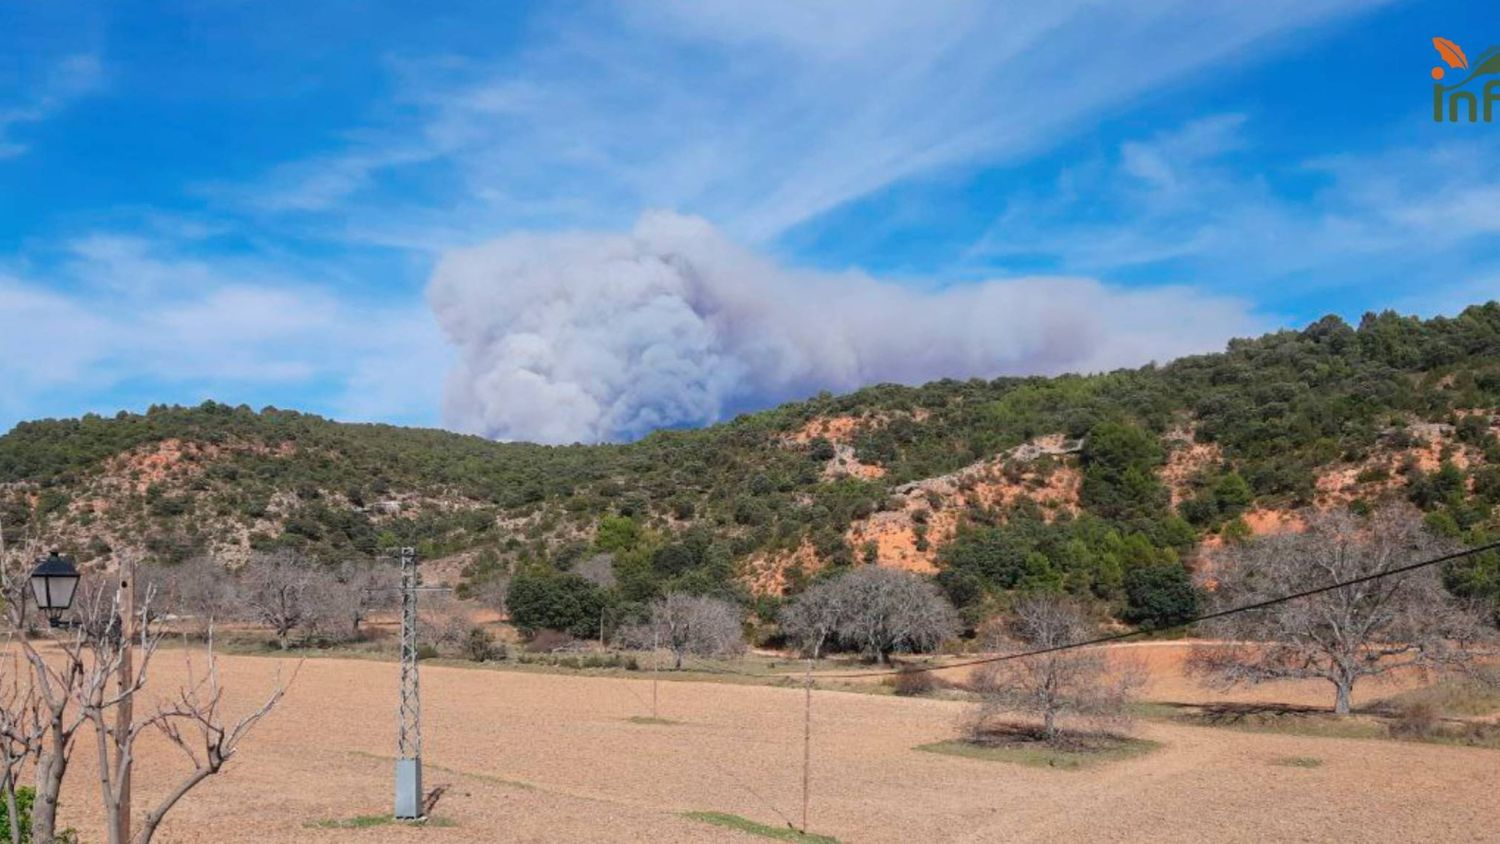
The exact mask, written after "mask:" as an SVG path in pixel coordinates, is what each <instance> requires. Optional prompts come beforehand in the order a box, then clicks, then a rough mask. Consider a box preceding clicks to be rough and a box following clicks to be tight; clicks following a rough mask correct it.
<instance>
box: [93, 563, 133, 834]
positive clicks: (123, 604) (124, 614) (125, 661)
mask: <svg viewBox="0 0 1500 844" xmlns="http://www.w3.org/2000/svg"><path fill="white" fill-rule="evenodd" d="M118 604H119V610H120V676H119V683H120V704H119V709H118V710H117V711H116V713H115V716H116V719H117V720H116V721H115V747H116V749H117V752H116V756H115V758H116V759H119V760H121V762H122V763H123V764H121V765H120V769H119V770H118V771H116V772H115V775H116V776H117V777H119V779H120V802H119V805H118V806H117V807H116V810H117V811H118V813H119V814H118V825H119V830H120V841H121V842H122V843H123V844H129V842H130V840H131V839H130V769H131V767H132V764H131V762H132V761H133V760H131V758H130V757H129V755H128V753H129V750H130V747H129V745H130V731H131V730H132V729H134V728H135V706H134V705H133V703H134V700H135V695H134V694H133V693H131V691H130V690H131V688H132V687H133V686H134V685H135V660H134V653H133V652H132V651H133V650H134V648H135V632H136V631H135V562H134V561H131V560H121V561H120V591H119V598H118ZM100 761H101V763H102V762H103V760H100Z"/></svg>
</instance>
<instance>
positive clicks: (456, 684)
mask: <svg viewBox="0 0 1500 844" xmlns="http://www.w3.org/2000/svg"><path fill="white" fill-rule="evenodd" d="M179 662H180V658H178V657H177V655H176V654H172V653H164V654H163V655H162V657H161V661H160V663H159V664H158V668H159V671H160V674H159V675H158V680H157V682H159V683H169V682H173V681H174V680H175V679H176V676H175V675H176V672H177V671H178V669H177V665H178V663H179ZM276 665H277V661H276V660H273V659H266V658H259V657H226V658H224V660H223V668H224V677H225V682H226V684H227V686H228V687H229V689H230V691H231V693H232V699H233V701H234V702H235V703H236V704H237V705H240V706H248V705H250V703H251V699H252V698H254V697H256V696H258V695H259V694H261V692H262V690H264V689H265V688H267V687H268V686H269V685H270V683H271V681H272V678H273V673H274V671H275V668H276ZM159 688H160V686H159ZM649 692H650V687H649V681H648V680H625V679H615V678H593V677H577V676H561V675H547V674H527V673H519V672H506V671H486V670H465V669H459V668H441V667H426V668H424V669H423V697H424V703H425V707H426V717H427V721H426V733H427V753H426V761H427V764H428V769H427V781H428V785H429V787H431V786H436V785H448V786H449V791H448V792H447V794H446V795H445V796H444V797H443V798H442V801H441V803H440V804H439V806H438V811H437V814H438V815H440V816H442V817H444V818H446V819H449V820H451V821H452V822H453V824H454V826H452V827H448V828H428V829H424V830H421V831H420V832H417V831H412V830H403V829H394V828H389V827H384V828H382V827H376V828H371V829H360V830H352V829H350V830H338V829H314V828H309V824H310V823H314V822H316V821H319V820H327V819H344V818H351V817H354V816H357V815H379V814H384V813H385V812H387V811H388V810H389V806H390V800H391V764H390V761H389V760H390V756H391V754H392V745H393V743H394V737H393V731H394V727H393V721H394V706H393V701H394V696H395V666H394V665H391V664H388V663H380V662H366V661H357V660H336V659H318V660H310V661H308V662H307V663H306V664H305V665H304V667H303V669H302V672H301V675H300V676H299V677H298V679H297V683H296V685H295V687H294V689H293V691H292V693H291V695H290V696H289V698H288V701H287V704H286V706H285V707H284V708H283V709H282V710H279V711H278V712H276V713H275V714H274V715H273V716H272V717H271V718H270V719H269V720H268V721H267V722H265V723H264V724H263V725H262V727H261V729H260V731H259V732H257V733H256V734H255V736H254V737H253V738H252V739H251V741H250V742H249V743H248V744H247V746H246V749H245V750H244V752H243V754H242V756H241V757H240V758H238V759H236V760H235V761H234V762H232V763H231V767H230V768H229V770H228V773H227V774H225V775H223V776H221V777H218V778H216V779H215V780H211V781H210V782H209V783H208V784H207V785H206V786H204V787H203V789H202V790H201V791H200V792H199V793H197V794H196V795H195V796H194V798H192V799H191V800H190V802H188V803H187V804H185V805H184V806H183V807H182V808H181V809H179V813H178V814H176V815H175V816H174V819H173V820H172V821H171V822H170V823H169V825H168V826H167V827H166V829H165V831H164V835H163V836H162V838H161V840H163V841H166V842H224V843H225V844H233V842H247V844H248V842H257V844H260V843H261V842H268V841H271V842H282V841H285V842H293V841H296V842H302V841H315V842H318V841H359V842H383V841H397V840H400V841H409V840H412V838H414V837H418V838H420V840H422V841H431V842H459V841H464V842H469V841H502V842H510V841H517V842H545V841H566V842H577V841H591V842H593V841H609V842H615V841H619V842H625V841H653V842H663V841H672V842H677V841H683V842H696V841H726V840H757V839H752V838H750V837H748V836H744V835H742V834H740V833H734V832H730V831H727V830H723V829H718V828H715V827H709V826H705V825H703V824H701V823H698V822H694V821H689V820H687V819H684V818H682V817H680V813H682V812H687V811H699V810H701V811H722V812H732V813H735V814H740V815H744V816H746V817H750V818H754V819H756V820H759V821H762V822H766V823H773V824H775V823H779V822H780V821H779V818H778V812H780V813H784V814H786V815H789V816H791V815H794V814H795V812H796V811H797V807H799V805H800V797H799V794H800V792H799V783H800V774H799V769H798V764H799V760H800V758H801V750H800V743H799V739H800V734H801V733H800V729H801V720H800V719H801V711H802V710H801V693H800V692H799V691H797V690H795V689H783V688H771V687H760V686H735V685H727V684H709V683H663V684H662V685H661V715H662V717H664V718H669V719H673V720H675V721H678V722H680V723H678V724H676V725H671V726H658V725H646V724H637V723H632V722H630V721H629V720H628V719H629V718H630V717H631V716H638V715H642V714H645V712H646V709H647V704H646V703H645V701H647V700H649ZM963 711H964V709H963V706H962V705H961V704H958V703H953V702H948V701H938V700H920V699H902V698H894V697H881V696H873V695H861V694H851V693H838V692H820V693H818V695H817V697H816V699H815V732H816V744H815V756H814V758H815V767H814V772H813V776H814V803H813V827H814V829H815V830H816V831H819V832H823V833H827V834H831V835H835V836H837V837H838V838H839V839H840V840H842V841H844V842H911V841H971V842H996V841H1153V842H1163V841H1165V842H1177V841H1180V842H1203V841H1267V840H1278V841H1315V840H1317V841H1321V840H1338V841H1340V842H1342V844H1350V842H1365V841H1371V842H1373V841H1393V842H1394V841H1413V840H1426V841H1438V840H1441V841H1496V840H1500V806H1497V804H1496V801H1495V800H1494V799H1493V795H1494V790H1495V787H1496V785H1497V784H1500V752H1495V751H1488V750H1475V749H1467V748H1456V747H1440V746H1433V745H1416V744H1405V743H1402V744H1397V743H1394V742H1385V741H1357V740H1340V739H1313V738H1300V737H1288V736H1275V735H1260V734H1252V733H1242V732H1236V731H1232V730H1217V729H1207V728H1195V727H1187V726H1173V725H1164V724H1152V725H1147V726H1145V727H1143V728H1142V730H1141V733H1142V735H1144V736H1145V737H1148V738H1151V739H1154V740H1156V741H1159V742H1161V743H1162V744H1163V745H1164V747H1163V748H1162V749H1161V750H1160V751H1157V752H1156V753H1153V754H1150V755H1147V756H1145V757H1141V758H1137V759H1132V760H1129V761H1125V762H1118V763H1115V764H1113V765H1110V766H1107V767H1101V768H1098V769H1093V770H1084V771H1058V770H1048V769H1035V768H1026V767H1021V766H1016V765H1010V764H1004V763H996V762H986V761H980V760H970V759H960V758H954V757H949V756H943V755H937V754H931V753H925V752H919V751H915V750H913V748H914V747H915V746H916V745H919V744H923V743H927V742H932V741H938V740H942V739H945V738H949V737H951V736H952V735H953V734H954V726H955V723H956V721H957V720H958V718H959V717H961V715H962V714H963ZM143 751H144V758H143V760H142V767H141V768H140V769H139V773H138V774H137V794H138V798H137V800H138V806H140V805H143V804H144V802H145V801H146V800H148V799H149V798H151V797H154V796H156V795H159V794H160V793H162V792H163V791H164V790H165V789H166V788H167V787H168V784H169V779H170V778H171V776H173V775H174V772H177V771H180V770H182V768H183V760H181V759H180V758H178V757H176V756H175V755H173V754H174V753H175V751H173V750H171V748H168V747H166V746H165V745H163V744H161V743H160V742H157V741H155V740H152V741H151V742H150V743H148V744H147V746H146V747H145V748H143ZM90 755H91V754H90V753H89V751H88V745H80V749H79V751H78V754H77V762H76V763H75V768H74V770H73V771H72V774H71V775H72V777H73V778H74V784H73V786H72V787H73V789H74V791H73V792H72V798H71V803H70V804H69V805H68V806H66V807H65V812H64V814H65V818H66V820H67V821H68V822H69V823H72V824H74V825H76V826H78V827H79V829H80V830H81V831H82V832H83V834H84V838H85V840H90V841H98V840H100V838H101V831H100V828H99V825H98V818H97V816H96V814H95V813H96V810H95V809H94V806H95V804H96V803H97V799H96V797H95V795H94V793H93V791H92V788H93V785H92V783H91V782H90V780H89V777H90V775H91V771H90V768H91V766H90V764H89V763H90V761H91V760H90V759H89V756H90ZM1289 756H1311V757H1316V758H1318V759H1320V760H1321V761H1322V763H1323V764H1322V766H1321V767H1318V768H1312V769H1302V768H1294V767H1285V766H1281V765H1278V764H1276V761H1277V760H1278V759H1281V758H1283V757H1289Z"/></svg>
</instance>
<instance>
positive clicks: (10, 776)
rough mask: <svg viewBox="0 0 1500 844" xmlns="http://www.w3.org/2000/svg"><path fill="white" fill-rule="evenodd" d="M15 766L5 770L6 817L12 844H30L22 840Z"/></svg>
mask: <svg viewBox="0 0 1500 844" xmlns="http://www.w3.org/2000/svg"><path fill="white" fill-rule="evenodd" d="M6 761H7V762H9V760H6ZM14 771H15V766H14V765H11V766H9V767H7V768H6V770H5V816H6V819H7V820H8V821H9V822H10V830H9V832H10V841H11V844H30V842H27V841H22V840H21V813H20V810H19V808H18V807H17V806H16V780H15V775H14Z"/></svg>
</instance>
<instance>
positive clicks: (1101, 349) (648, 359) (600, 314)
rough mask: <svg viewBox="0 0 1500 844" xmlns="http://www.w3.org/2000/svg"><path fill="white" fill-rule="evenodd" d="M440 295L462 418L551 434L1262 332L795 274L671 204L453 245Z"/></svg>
mask: <svg viewBox="0 0 1500 844" xmlns="http://www.w3.org/2000/svg"><path fill="white" fill-rule="evenodd" d="M427 295H428V301H429V303H430V304H431V306H432V309H433V312H434V313H435V315H436V317H437V320H438V324H439V325H440V326H441V328H442V329H443V331H444V332H445V333H446V335H447V337H448V339H449V340H450V341H451V342H452V343H453V344H454V345H455V346H456V347H457V350H458V363H457V364H456V366H455V368H454V370H453V371H452V372H451V373H450V375H449V378H448V382H447V386H446V397H445V408H444V413H445V418H446V421H447V424H448V425H449V426H451V427H453V428H455V429H457V430H463V431H468V432H472V433H478V434H483V435H485V436H488V437H493V438H497V439H504V440H530V441H534V442H542V443H571V442H601V441H618V440H627V439H631V438H634V437H638V436H641V435H643V434H645V433H648V432H649V431H651V430H654V429H656V428H662V427H682V426H692V425H703V424H707V423H711V422H714V421H717V420H720V419H723V418H726V417H727V416H730V415H733V414H734V413H738V412H741V411H743V410H747V409H752V408H758V407H765V406H769V405H771V404H774V403H777V402H780V401H785V400H789V399H795V398H804V397H807V396H809V395H812V394H813V393H816V392H817V391H819V390H824V389H828V390H833V391H844V390H850V389H854V388H857V387H861V386H864V385H867V384H872V383H878V382H898V383H906V384H917V383H922V382H925V381H930V380H933V379H936V378H944V377H953V378H967V377H974V376H979V377H995V376H998V375H1005V374H1057V373H1061V372H1095V371H1101V370H1108V369H1114V368H1117V367H1121V366H1135V365H1140V364H1143V363H1147V362H1150V361H1153V360H1154V361H1165V360H1167V359H1170V358H1174V357H1178V356H1180V355H1183V354H1189V353H1194V352H1201V351H1208V350H1213V349H1216V348H1220V347H1222V345H1223V343H1224V342H1225V340H1226V339H1228V338H1229V337H1233V336H1242V335H1245V334H1249V333H1254V332H1256V331H1258V330H1260V328H1261V327H1262V326H1261V324H1260V322H1259V320H1257V319H1256V318H1254V317H1253V316H1251V315H1250V314H1249V313H1248V311H1247V309H1246V307H1245V305H1244V304H1243V303H1242V302H1240V301H1238V300H1234V299H1228V298H1224V297H1217V296H1212V295H1207V294H1204V293H1202V292H1199V291H1195V290H1192V289H1190V288H1183V287H1157V288H1149V289H1129V288H1119V287H1112V286H1108V285H1105V284H1101V283H1100V282H1098V281H1095V280H1091V279H1086V278H1065V277H1046V278H1039V277H1033V278H1017V279H1003V280H993V281H983V282H974V283H963V284H955V285H951V286H947V287H931V286H928V287H923V286H919V285H916V284H912V283H902V284H898V283H895V282H891V281H885V280H881V279H877V278H873V277H871V276H869V275H867V274H864V273H860V272H844V273H827V272H813V271H804V270H797V269H791V268H787V267H783V266H780V265H778V264H776V263H775V262H773V261H771V260H768V259H766V258H764V257H761V256H759V255H756V254H755V253H753V252H751V251H750V250H748V249H745V248H742V247H740V246H738V245H736V244H735V243H733V242H731V241H730V240H729V239H727V238H726V237H725V236H723V235H722V234H721V233H720V232H719V231H718V230H716V229H715V228H714V227H713V226H712V225H710V224H709V223H708V222H706V221H704V220H702V219H699V218H696V217H687V216H683V215H679V214H674V213H667V212H652V213H648V214H646V215H644V216H643V217H642V218H641V219H640V220H639V222H638V223H637V224H636V226H635V228H634V229H633V230H632V231H630V232H629V233H571V234H515V235H510V236H506V237H503V238H500V239H498V240H494V241H491V242H488V243H485V244H482V245H480V246H476V247H472V248H467V249H461V250H456V251H453V252H451V253H449V254H447V255H446V256H444V258H443V259H442V260H441V261H440V262H439V264H438V267H437V269H436V270H435V271H434V273H433V276H432V279H431V281H430V283H429V285H428V290H427Z"/></svg>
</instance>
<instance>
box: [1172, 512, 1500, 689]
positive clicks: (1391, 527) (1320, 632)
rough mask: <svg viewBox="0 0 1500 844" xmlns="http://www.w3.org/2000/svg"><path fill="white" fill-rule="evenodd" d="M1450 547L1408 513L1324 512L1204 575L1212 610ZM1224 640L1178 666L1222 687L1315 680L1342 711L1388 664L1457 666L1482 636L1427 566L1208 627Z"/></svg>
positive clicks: (1236, 550)
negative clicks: (1210, 583) (1211, 583)
mask: <svg viewBox="0 0 1500 844" xmlns="http://www.w3.org/2000/svg"><path fill="white" fill-rule="evenodd" d="M1449 550H1452V548H1451V546H1449V545H1448V544H1447V543H1445V542H1444V541H1443V540H1441V539H1439V538H1438V537H1436V536H1434V535H1433V534H1432V533H1430V532H1429V531H1427V530H1426V529H1425V527H1424V526H1423V525H1422V523H1421V522H1420V520H1419V518H1418V515H1417V513H1416V512H1415V511H1413V510H1411V509H1410V508H1407V507H1403V506H1399V505H1391V506H1387V507H1384V508H1382V509H1380V510H1377V511H1376V512H1374V513H1372V514H1371V515H1370V516H1368V517H1365V518H1360V517H1357V516H1354V515H1352V514H1349V513H1347V512H1342V511H1340V512H1332V513H1326V514H1322V515H1317V516H1314V517H1312V518H1311V519H1309V522H1308V526H1307V530H1305V531H1304V532H1302V533H1286V534H1275V535H1272V536H1266V537H1262V538H1259V539H1255V540H1252V541H1250V542H1247V543H1245V544H1243V545H1239V546H1230V547H1229V548H1227V549H1226V551H1225V553H1224V554H1223V556H1222V557H1221V558H1220V559H1219V560H1217V561H1216V562H1215V564H1214V566H1213V567H1212V568H1211V571H1212V577H1213V578H1214V580H1215V581H1216V583H1215V588H1214V589H1213V590H1212V595H1213V600H1214V602H1215V604H1217V605H1218V606H1220V607H1228V606H1235V605H1242V604H1248V603H1255V602H1257V601H1262V600H1265V599H1267V598H1272V597H1276V596H1279V595H1284V594H1287V593H1292V592H1298V591H1302V590H1305V589H1307V588H1309V587H1313V586H1318V585H1322V584H1330V583H1338V582H1343V581H1347V580H1351V579H1354V578H1359V577H1363V576H1367V575H1372V574H1377V573H1379V572H1382V571H1385V570H1387V569H1391V568H1396V567H1400V566H1402V565H1404V564H1407V563H1412V562H1416V561H1420V560H1423V559H1429V558H1431V557H1435V556H1439V555H1441V554H1443V553H1444V552H1446V551H1449ZM1207 632H1209V633H1210V634H1212V635H1214V636H1216V637H1218V638H1221V639H1224V640H1226V641H1227V642H1229V644H1223V645H1218V646H1214V647H1210V648H1203V649H1199V650H1198V651H1197V652H1195V654H1194V658H1193V660H1192V662H1191V663H1190V667H1191V668H1192V669H1193V670H1195V671H1196V672H1198V673H1201V674H1206V675H1208V676H1210V677H1212V678H1214V679H1216V680H1218V681H1219V682H1220V683H1222V684H1224V685H1233V684H1236V683H1259V682H1263V681H1266V680H1277V679H1286V678H1318V679H1322V680H1326V681H1328V682H1329V683H1330V684H1331V685H1332V686H1333V689H1334V711H1335V712H1337V713H1338V714H1340V715H1343V714H1347V713H1348V712H1349V707H1350V699H1351V697H1352V695H1353V693H1354V688H1355V684H1356V683H1358V682H1359V680H1361V679H1362V678H1365V677H1378V676H1380V675H1383V674H1387V673H1389V672H1391V671H1395V670H1398V669H1408V670H1418V671H1432V670H1465V669H1468V668H1469V667H1471V666H1472V665H1473V661H1474V650H1473V647H1472V646H1473V645H1474V644H1475V643H1476V642H1478V641H1480V640H1482V639H1487V638H1489V636H1490V633H1491V632H1492V631H1491V629H1490V628H1489V627H1488V626H1487V625H1486V624H1485V622H1484V619H1483V617H1482V615H1481V614H1480V613H1478V612H1475V611H1474V610H1473V609H1472V608H1470V607H1468V606H1466V605H1464V604H1462V603H1461V602H1459V601H1458V600H1456V599H1454V598H1453V597H1452V596H1451V595H1449V594H1448V592H1447V591H1446V590H1445V589H1444V588H1443V585H1442V582H1441V580H1440V576H1439V572H1438V571H1437V570H1436V569H1435V568H1431V567H1429V568H1424V569H1419V570H1417V571H1413V572H1409V573H1405V574H1401V575H1396V576H1392V577H1383V578H1378V579H1373V580H1369V581H1366V582H1364V583H1359V584H1355V585H1352V586H1346V587H1343V588H1340V589H1335V590H1332V591H1329V592H1323V593H1320V594H1317V595H1312V596H1309V597H1306V598H1301V599H1298V600H1296V601H1291V602H1288V603H1284V604H1279V605H1276V606H1272V607H1268V608H1266V609H1262V610H1256V611H1253V612H1244V613H1237V614H1235V615H1231V616H1227V617H1225V618H1222V619H1219V620H1217V621H1215V622H1213V623H1212V624H1211V625H1208V626H1207Z"/></svg>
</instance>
